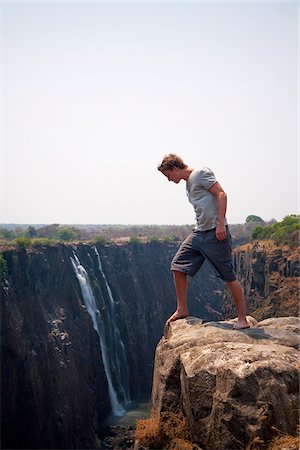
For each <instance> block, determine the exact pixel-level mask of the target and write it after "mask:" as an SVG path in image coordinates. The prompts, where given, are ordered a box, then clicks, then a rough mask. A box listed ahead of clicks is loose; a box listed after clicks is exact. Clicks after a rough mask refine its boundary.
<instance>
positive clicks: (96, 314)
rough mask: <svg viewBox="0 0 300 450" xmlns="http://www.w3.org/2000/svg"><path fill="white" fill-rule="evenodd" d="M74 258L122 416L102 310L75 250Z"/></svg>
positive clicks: (111, 395) (117, 411) (114, 411)
mask: <svg viewBox="0 0 300 450" xmlns="http://www.w3.org/2000/svg"><path fill="white" fill-rule="evenodd" d="M73 256H74V257H73V258H72V257H70V259H71V262H72V265H73V268H74V271H75V273H76V276H77V279H78V281H79V285H80V288H81V293H82V297H83V301H84V304H85V306H86V309H87V311H88V313H89V314H90V316H91V318H92V322H93V327H94V330H95V331H96V332H97V333H98V336H99V341H100V348H101V354H102V360H103V365H104V370H105V374H106V378H107V382H108V393H109V398H110V402H111V407H112V414H113V415H115V416H122V415H123V414H124V413H125V409H124V408H123V406H122V404H121V403H120V402H119V400H118V397H117V393H116V390H115V388H114V385H113V381H112V371H111V364H110V359H109V355H108V353H109V350H110V349H109V348H108V346H107V345H106V337H105V330H104V327H103V323H102V321H101V315H100V311H99V309H98V308H97V304H96V300H95V297H94V294H93V290H92V287H91V284H90V281H89V277H88V274H87V272H86V270H85V268H84V267H83V266H82V265H81V264H80V261H79V259H78V256H77V255H76V254H75V252H73Z"/></svg>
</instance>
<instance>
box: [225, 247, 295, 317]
mask: <svg viewBox="0 0 300 450" xmlns="http://www.w3.org/2000/svg"><path fill="white" fill-rule="evenodd" d="M233 254H234V263H235V268H236V273H237V276H238V278H239V280H240V281H241V283H242V286H243V288H244V292H245V297H246V302H247V311H248V313H249V314H251V315H253V316H254V317H255V318H256V319H257V320H263V319H266V318H268V317H281V316H297V315H298V312H299V273H300V267H299V250H298V248H297V249H292V248H290V247H289V246H283V247H280V246H278V245H276V244H275V243H274V242H273V241H261V242H255V243H251V244H245V245H243V246H241V247H237V248H236V249H235V250H234V252H233ZM222 312H223V317H225V318H229V317H234V316H235V309H234V306H233V304H232V300H231V298H230V296H229V295H228V294H226V295H225V296H224V301H223V306H222Z"/></svg>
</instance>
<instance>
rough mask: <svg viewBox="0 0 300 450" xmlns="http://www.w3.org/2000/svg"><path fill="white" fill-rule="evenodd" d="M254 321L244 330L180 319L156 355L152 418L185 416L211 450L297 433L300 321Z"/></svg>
mask: <svg viewBox="0 0 300 450" xmlns="http://www.w3.org/2000/svg"><path fill="white" fill-rule="evenodd" d="M248 320H249V322H250V323H251V328H249V329H245V330H239V331H236V330H233V328H232V323H233V322H234V320H231V321H220V322H204V321H203V320H201V319H197V318H196V317H187V318H185V319H181V320H177V321H176V322H172V323H171V324H170V325H169V326H168V327H167V328H166V330H165V336H164V337H163V338H162V339H161V341H160V342H159V344H158V346H157V349H156V355H155V368H154V376H153V389H152V411H151V416H152V417H163V416H164V414H166V413H174V414H178V415H180V414H183V415H184V417H185V418H186V420H187V422H188V425H189V428H190V437H191V441H192V442H193V443H195V444H197V445H199V446H200V447H201V448H203V449H205V450H215V449H218V450H222V449H224V450H225V449H226V450H229V449H230V450H233V449H245V448H246V446H247V445H248V444H249V442H251V440H252V441H253V440H254V439H261V440H262V441H264V442H265V443H267V442H269V441H270V440H271V439H272V437H273V436H274V433H275V430H277V432H278V430H279V431H280V432H282V433H287V434H295V432H296V427H297V424H298V388H299V360H298V357H299V355H298V351H297V348H298V347H299V336H298V333H299V326H300V323H299V322H300V319H298V318H296V317H284V318H273V319H268V320H265V321H263V322H261V323H260V322H257V321H256V320H255V319H253V318H252V317H248Z"/></svg>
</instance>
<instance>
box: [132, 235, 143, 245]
mask: <svg viewBox="0 0 300 450" xmlns="http://www.w3.org/2000/svg"><path fill="white" fill-rule="evenodd" d="M129 242H130V244H140V243H141V239H140V238H139V236H132V237H131V238H130V239H129Z"/></svg>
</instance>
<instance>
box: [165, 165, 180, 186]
mask: <svg viewBox="0 0 300 450" xmlns="http://www.w3.org/2000/svg"><path fill="white" fill-rule="evenodd" d="M163 174H164V175H165V176H166V177H167V178H168V180H169V181H173V183H176V184H177V183H179V181H180V180H181V174H180V171H179V169H178V168H177V167H174V169H173V170H164V171H163Z"/></svg>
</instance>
